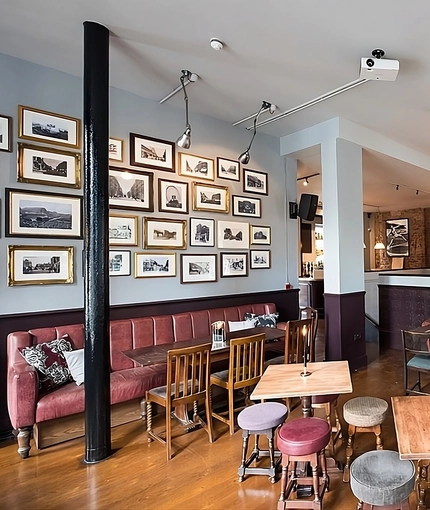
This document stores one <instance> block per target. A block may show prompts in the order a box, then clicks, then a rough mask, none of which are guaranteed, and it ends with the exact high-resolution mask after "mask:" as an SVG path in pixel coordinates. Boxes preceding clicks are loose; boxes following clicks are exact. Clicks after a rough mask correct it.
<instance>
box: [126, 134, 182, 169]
mask: <svg viewBox="0 0 430 510" xmlns="http://www.w3.org/2000/svg"><path fill="white" fill-rule="evenodd" d="M130 165H134V166H143V167H145V168H153V169H155V170H164V171H165V172H174V171H175V144H174V143H173V142H169V141H168V140H161V139H160V138H152V137H151V136H144V135H137V134H136V133H130Z"/></svg>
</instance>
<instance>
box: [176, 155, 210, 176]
mask: <svg viewBox="0 0 430 510" xmlns="http://www.w3.org/2000/svg"><path fill="white" fill-rule="evenodd" d="M214 167H215V162H214V160H213V159H210V158H203V157H202V156H195V155H194V154H187V153H185V152H180V153H179V172H178V173H179V175H185V176H186V177H195V178H198V179H207V180H209V181H214V180H215V169H214Z"/></svg>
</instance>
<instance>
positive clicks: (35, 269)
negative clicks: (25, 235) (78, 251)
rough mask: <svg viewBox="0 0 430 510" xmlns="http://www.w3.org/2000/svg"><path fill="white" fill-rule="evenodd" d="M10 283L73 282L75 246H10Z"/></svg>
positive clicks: (12, 284) (43, 283)
mask: <svg viewBox="0 0 430 510" xmlns="http://www.w3.org/2000/svg"><path fill="white" fill-rule="evenodd" d="M8 255H9V257H8V285H9V287H13V286H15V285H47V284H55V283H73V247H71V246H8Z"/></svg>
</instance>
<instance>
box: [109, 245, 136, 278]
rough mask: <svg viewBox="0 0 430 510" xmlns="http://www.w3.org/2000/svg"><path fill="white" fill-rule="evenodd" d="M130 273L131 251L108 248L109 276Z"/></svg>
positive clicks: (128, 274) (127, 274)
mask: <svg viewBox="0 0 430 510" xmlns="http://www.w3.org/2000/svg"><path fill="white" fill-rule="evenodd" d="M130 275H131V251H129V250H109V276H130Z"/></svg>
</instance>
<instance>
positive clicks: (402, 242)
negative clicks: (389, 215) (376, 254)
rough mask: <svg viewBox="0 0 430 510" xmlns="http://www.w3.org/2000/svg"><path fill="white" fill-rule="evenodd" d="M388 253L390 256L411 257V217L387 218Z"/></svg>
mask: <svg viewBox="0 0 430 510" xmlns="http://www.w3.org/2000/svg"><path fill="white" fill-rule="evenodd" d="M385 237H386V248H385V250H386V253H387V255H388V256H389V257H409V219H408V218H396V219H390V220H385Z"/></svg>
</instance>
